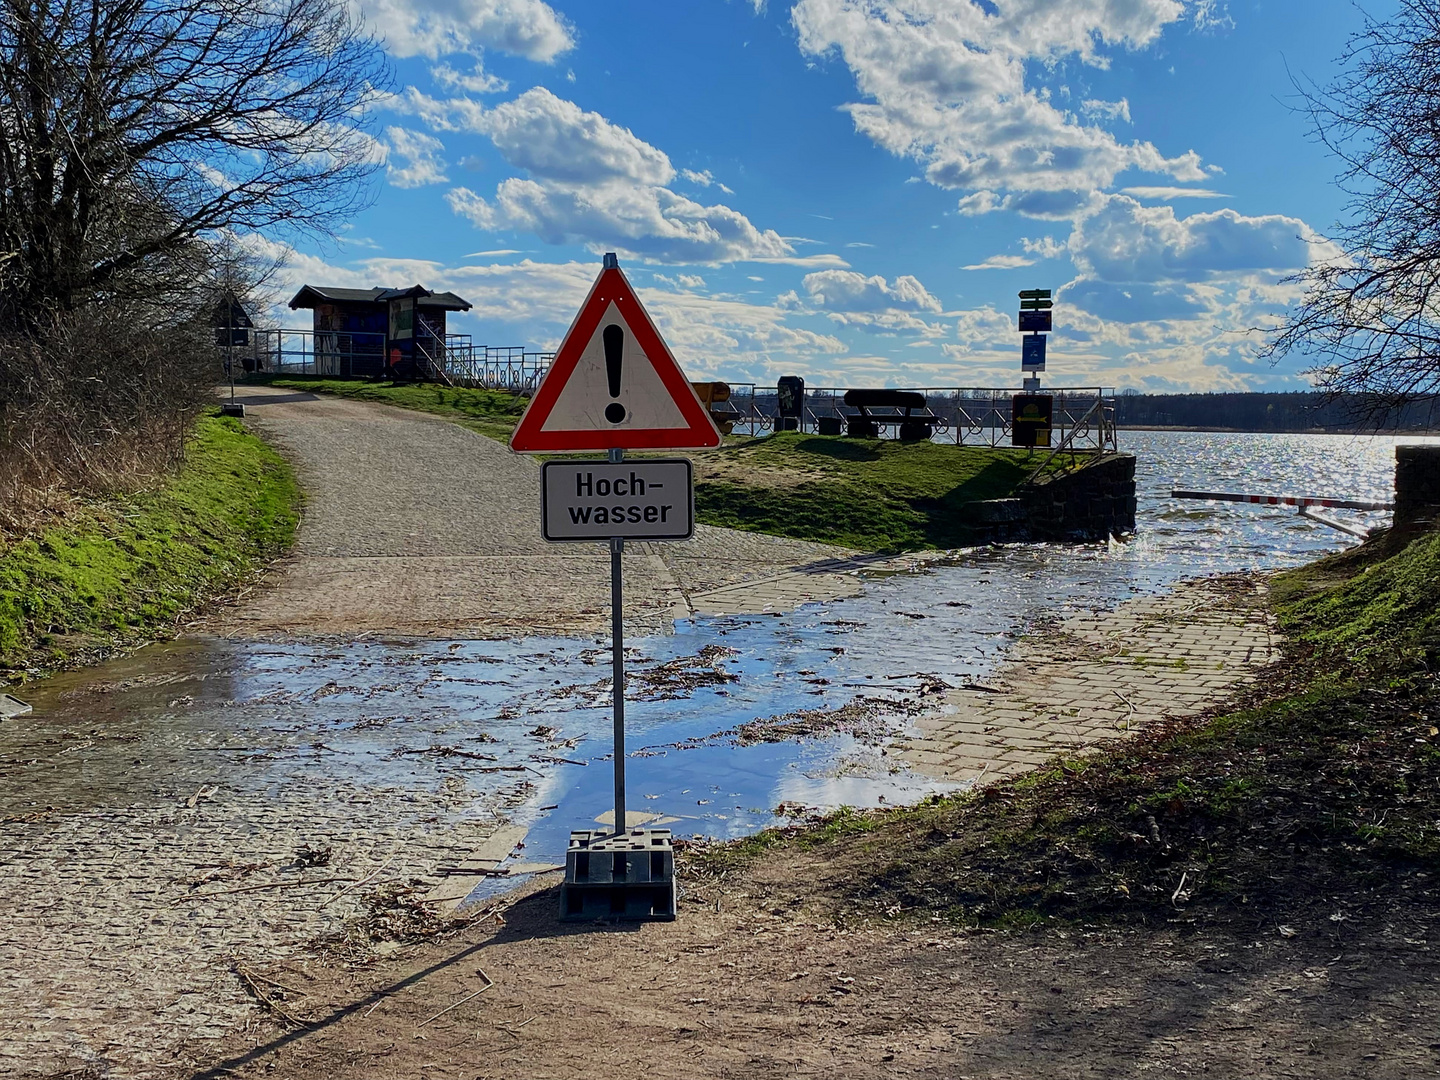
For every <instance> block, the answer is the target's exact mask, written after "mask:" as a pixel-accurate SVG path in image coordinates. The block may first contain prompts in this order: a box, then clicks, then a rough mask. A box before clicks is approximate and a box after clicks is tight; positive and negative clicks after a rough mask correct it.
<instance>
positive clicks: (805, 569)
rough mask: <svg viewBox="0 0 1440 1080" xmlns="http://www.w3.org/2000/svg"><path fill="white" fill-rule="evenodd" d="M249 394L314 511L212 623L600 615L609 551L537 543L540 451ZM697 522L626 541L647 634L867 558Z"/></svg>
mask: <svg viewBox="0 0 1440 1080" xmlns="http://www.w3.org/2000/svg"><path fill="white" fill-rule="evenodd" d="M242 399H243V401H244V403H245V407H246V424H247V425H250V426H251V427H253V428H254V430H256V431H257V432H259V433H260V434H262V435H263V436H264V437H265V438H266V439H267V440H269V441H270V442H272V443H273V444H274V445H276V446H277V447H279V448H280V449H281V451H282V452H283V453H284V454H285V455H286V457H287V458H289V459H290V460H291V461H292V462H293V463H294V465H295V468H296V470H297V472H298V474H299V476H300V481H301V484H302V486H303V487H304V489H305V492H306V511H305V520H304V523H303V525H302V527H301V529H300V533H299V538H298V541H297V543H296V545H295V549H294V551H293V553H292V555H291V556H290V557H289V558H288V559H286V560H284V561H283V562H282V564H281V571H282V572H281V573H279V574H277V575H275V576H274V577H273V579H272V580H271V582H270V583H269V584H267V585H266V586H263V587H262V588H260V589H259V590H257V591H256V592H255V593H254V594H253V595H252V596H250V597H248V598H247V602H246V603H244V604H241V605H238V606H236V607H234V608H233V609H230V610H228V611H226V612H224V613H223V614H222V615H221V617H220V618H219V619H218V620H217V622H216V624H215V626H214V629H215V630H216V631H217V632H219V633H221V634H223V635H226V636H232V637H285V636H331V635H334V636H337V637H338V636H354V635H357V634H367V633H369V634H375V635H398V636H408V637H432V638H435V637H498V636H510V635H514V634H520V633H550V634H588V633H590V632H593V631H596V630H600V629H602V628H604V627H606V626H608V620H609V605H610V593H609V555H608V552H607V551H606V549H605V547H604V546H603V545H600V544H567V545H558V544H547V543H546V542H545V541H544V540H542V539H541V537H540V469H539V467H538V465H537V463H536V462H535V461H532V460H530V459H529V458H524V457H520V456H518V455H516V454H512V453H511V452H510V450H509V449H508V448H507V447H506V446H504V445H503V444H502V443H500V442H497V441H495V440H494V439H489V438H485V437H484V436H482V435H479V434H477V433H476V432H474V431H471V430H468V429H467V428H465V427H463V426H461V425H459V424H456V423H452V422H450V421H449V420H447V419H445V418H442V417H436V416H431V415H428V414H426V413H422V412H416V411H412V410H406V409H398V408H393V407H390V406H386V405H380V404H375V403H372V402H364V401H357V400H353V399H348V398H337V397H331V396H326V395H321V394H313V393H310V392H308V391H304V390H294V389H284V388H279V387H251V388H249V389H247V390H246V391H244V393H243V397H242ZM695 534H696V535H695V539H694V540H692V541H689V542H687V543H682V544H643V543H637V544H631V545H627V548H626V567H625V589H626V597H625V607H626V615H627V621H628V622H632V623H633V624H634V625H635V627H636V629H637V630H640V631H647V632H653V631H659V630H663V629H665V628H666V627H667V626H668V623H669V621H670V620H672V619H674V618H677V617H685V616H688V615H690V614H692V613H694V612H696V611H700V612H704V613H706V614H726V613H732V612H733V613H750V612H754V611H765V610H775V611H780V610H788V609H790V608H793V607H795V606H797V605H798V604H801V603H805V602H808V601H811V600H824V599H833V598H836V597H839V596H846V595H853V594H854V593H857V592H859V591H860V588H861V583H860V579H859V573H860V572H861V571H862V570H863V569H865V568H867V567H868V566H870V565H872V563H871V562H870V561H869V560H867V559H865V558H863V557H859V556H857V555H856V554H855V553H854V552H851V551H848V550H846V549H844V548H837V547H833V546H831V545H827V544H816V543H811V542H807V541H803V540H792V539H786V538H783V537H773V536H764V535H760V534H756V533H749V532H740V531H737V530H731V529H720V528H712V527H709V526H703V525H702V526H697V527H696V530H695ZM912 561H913V560H912ZM743 584H751V585H753V587H752V588H748V589H746V588H739V589H737V588H736V587H737V586H740V585H743Z"/></svg>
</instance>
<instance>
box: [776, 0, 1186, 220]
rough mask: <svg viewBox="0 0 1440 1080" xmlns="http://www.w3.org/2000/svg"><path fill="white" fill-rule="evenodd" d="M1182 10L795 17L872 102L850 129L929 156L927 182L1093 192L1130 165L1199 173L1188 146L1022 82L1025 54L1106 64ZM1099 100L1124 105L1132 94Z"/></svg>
mask: <svg viewBox="0 0 1440 1080" xmlns="http://www.w3.org/2000/svg"><path fill="white" fill-rule="evenodd" d="M1184 12H1185V7H1184V5H1183V4H1182V3H1181V2H1180V0H1066V2H1065V3H1040V2H1036V0H991V2H986V3H980V2H964V0H962V2H956V0H799V2H798V3H797V4H796V5H795V7H794V8H793V10H792V13H791V17H792V20H793V22H794V25H795V29H796V31H797V32H798V38H799V44H800V48H801V50H802V51H803V52H804V53H806V54H807V55H811V56H817V57H819V56H825V55H828V54H832V53H833V54H838V55H839V56H840V57H841V58H843V60H844V62H845V63H846V64H847V65H848V66H849V68H850V70H851V72H852V73H853V74H854V77H855V82H856V85H857V87H858V88H859V90H860V92H861V94H862V95H863V96H864V98H865V100H864V101H861V102H856V103H852V104H850V105H847V106H846V107H845V108H846V110H847V111H848V112H849V113H850V115H851V118H852V119H853V121H854V123H855V127H856V130H858V131H859V132H860V133H861V134H863V135H865V136H867V137H868V138H870V139H872V140H873V141H874V142H875V143H876V144H877V145H879V146H881V147H883V148H884V149H886V150H889V151H890V152H891V153H893V154H897V155H900V156H905V157H910V158H913V159H915V160H916V161H919V162H920V163H922V164H923V165H924V166H925V175H926V177H927V179H929V180H930V181H931V182H932V183H934V184H937V185H940V186H942V187H951V188H962V189H970V190H973V191H977V192H983V191H997V190H998V191H1066V190H1074V191H1088V190H1090V189H1094V188H1106V187H1109V186H1110V185H1111V184H1112V183H1113V181H1114V179H1115V177H1116V176H1117V175H1118V174H1119V173H1121V172H1124V171H1126V170H1128V169H1139V170H1141V171H1145V172H1152V173H1162V174H1166V175H1168V176H1171V177H1173V178H1174V179H1176V180H1181V181H1193V180H1199V179H1203V178H1204V176H1205V173H1204V171H1203V169H1202V168H1201V165H1200V159H1199V157H1198V155H1196V154H1195V153H1194V152H1187V153H1184V154H1181V155H1179V156H1176V157H1171V158H1167V157H1165V156H1164V155H1163V154H1162V153H1161V152H1160V151H1159V150H1158V149H1157V148H1156V147H1155V146H1154V145H1152V144H1151V143H1149V142H1143V141H1134V142H1128V143H1125V142H1121V141H1119V140H1117V139H1116V138H1115V136H1114V135H1113V134H1111V133H1110V132H1109V131H1107V130H1105V129H1104V128H1102V127H1099V126H1096V125H1094V124H1086V123H1082V122H1080V120H1079V119H1077V117H1076V116H1075V115H1074V114H1072V113H1069V112H1067V111H1065V110H1063V109H1060V108H1058V107H1056V106H1055V105H1054V104H1052V103H1051V101H1050V100H1049V96H1048V95H1047V94H1046V93H1044V92H1043V90H1039V89H1036V88H1034V87H1031V86H1027V85H1026V65H1027V64H1033V63H1037V62H1038V63H1040V64H1054V63H1057V62H1060V61H1062V60H1065V59H1068V58H1072V57H1073V58H1075V59H1078V60H1079V61H1080V62H1081V63H1084V64H1088V65H1091V66H1094V67H1099V68H1103V67H1106V66H1107V65H1108V63H1109V55H1108V52H1107V50H1110V49H1114V48H1116V47H1124V48H1129V49H1143V48H1146V47H1148V46H1150V45H1151V44H1153V43H1154V42H1155V41H1156V40H1157V39H1158V38H1159V36H1160V34H1161V32H1162V31H1163V30H1164V29H1165V27H1166V26H1167V25H1169V24H1171V23H1174V22H1176V21H1178V20H1179V19H1180V18H1181V17H1182V16H1183V15H1184ZM1091 104H1092V105H1093V106H1094V107H1095V108H1097V109H1098V108H1100V107H1101V106H1108V107H1109V109H1110V113H1111V115H1110V117H1109V118H1112V119H1113V118H1116V117H1119V118H1123V117H1124V116H1125V115H1126V114H1128V109H1129V106H1128V102H1121V103H1104V102H1093V103H1091ZM1122 106H1123V109H1122ZM994 208H995V206H994V204H993V201H989V200H979V201H977V202H975V203H971V204H968V207H967V206H966V205H962V207H961V209H962V211H968V212H970V213H983V212H986V211H987V210H990V209H994Z"/></svg>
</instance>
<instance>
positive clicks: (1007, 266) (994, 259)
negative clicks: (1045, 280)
mask: <svg viewBox="0 0 1440 1080" xmlns="http://www.w3.org/2000/svg"><path fill="white" fill-rule="evenodd" d="M1034 265H1035V260H1034V259H1027V258H1026V257H1025V256H1024V255H991V256H990V257H989V258H987V259H986V260H985V261H984V262H978V263H970V264H969V265H968V266H962V267H961V268H960V269H961V270H1018V269H1019V268H1020V267H1022V266H1034Z"/></svg>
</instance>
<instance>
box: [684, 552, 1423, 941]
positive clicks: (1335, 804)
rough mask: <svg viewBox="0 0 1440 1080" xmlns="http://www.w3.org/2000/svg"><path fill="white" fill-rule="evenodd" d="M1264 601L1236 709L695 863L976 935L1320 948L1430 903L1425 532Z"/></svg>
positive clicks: (843, 905) (766, 838)
mask: <svg viewBox="0 0 1440 1080" xmlns="http://www.w3.org/2000/svg"><path fill="white" fill-rule="evenodd" d="M1273 594H1274V596H1275V597H1276V599H1275V607H1276V611H1277V615H1278V617H1279V619H1280V621H1281V623H1282V625H1283V626H1284V628H1285V630H1286V632H1287V634H1288V637H1289V646H1288V648H1287V652H1288V658H1287V660H1286V661H1285V662H1284V663H1283V664H1282V665H1280V666H1279V667H1278V668H1277V669H1275V670H1274V671H1273V672H1272V673H1271V674H1270V676H1269V677H1268V678H1267V679H1266V680H1265V681H1264V685H1263V686H1260V687H1256V688H1255V689H1253V690H1252V691H1251V692H1250V697H1249V698H1248V700H1242V701H1240V702H1238V703H1237V705H1238V707H1232V708H1231V709H1229V710H1227V711H1225V712H1223V713H1221V714H1219V715H1214V716H1211V717H1208V718H1204V719H1201V720H1195V721H1187V722H1181V723H1175V724H1172V725H1170V726H1168V727H1165V728H1163V729H1152V730H1151V731H1150V732H1147V733H1146V734H1144V735H1142V736H1140V737H1138V738H1136V739H1134V740H1133V741H1128V742H1126V743H1123V744H1120V745H1118V746H1116V747H1114V748H1111V749H1108V750H1106V751H1104V752H1101V753H1097V754H1094V755H1091V756H1088V757H1083V758H1077V759H1074V760H1068V761H1067V760H1056V761H1055V762H1053V763H1052V764H1051V765H1050V766H1049V767H1047V768H1043V769H1041V770H1038V771H1036V772H1034V773H1031V774H1029V775H1027V776H1025V777H1022V778H1018V779H1015V780H1011V781H1006V782H1003V783H999V784H995V785H993V786H990V787H987V788H985V789H983V790H982V791H980V792H978V793H974V794H967V795H964V796H958V797H950V798H940V799H934V800H931V801H930V802H928V803H927V804H925V805H922V806H920V807H917V808H911V809H906V810H898V811H890V812H880V813H857V812H854V811H847V812H844V813H842V814H839V815H835V816H833V817H831V818H829V819H827V820H825V821H823V822H821V823H819V824H818V825H811V826H807V827H797V828H792V829H786V830H778V831H773V832H771V833H768V834H762V835H761V836H760V837H756V838H752V839H750V840H747V841H742V842H740V843H739V844H738V845H736V846H734V847H731V848H722V849H720V850H719V851H717V852H715V853H713V854H711V855H707V856H705V858H707V859H714V860H719V866H720V868H722V869H734V868H735V866H736V865H737V864H743V863H744V862H746V861H748V860H750V859H753V858H755V857H756V856H758V855H760V854H761V853H764V852H769V851H776V850H791V851H795V852H803V851H806V850H818V851H820V852H822V853H823V855H822V857H823V861H824V864H825V866H826V867H827V869H828V871H830V872H829V873H827V875H826V876H827V878H828V879H829V880H830V882H831V884H830V885H829V886H827V895H828V897H829V899H830V900H831V901H833V902H834V904H835V905H836V907H837V909H838V910H841V911H845V912H852V913H859V914H862V915H867V916H869V915H876V914H889V915H892V916H894V915H899V914H901V913H915V914H921V915H924V916H925V917H930V916H939V917H942V918H945V919H947V920H950V921H953V922H957V923H961V924H964V925H981V926H988V927H997V928H1014V927H1024V926H1031V925H1038V924H1043V923H1048V922H1051V921H1061V922H1082V923H1088V922H1121V923H1124V922H1138V923H1165V922H1170V923H1177V922H1178V923H1213V922H1233V923H1236V924H1247V923H1248V924H1258V923H1265V922H1269V923H1272V924H1273V925H1275V926H1282V925H1283V926H1285V927H1286V929H1285V930H1282V931H1281V932H1282V933H1285V934H1287V935H1288V934H1289V933H1291V932H1292V931H1293V932H1295V933H1299V932H1304V930H1303V928H1304V927H1306V926H1308V927H1309V928H1310V929H1312V930H1314V931H1315V932H1317V933H1319V932H1322V931H1323V932H1326V933H1330V932H1334V931H1336V928H1337V925H1338V923H1340V922H1344V921H1345V920H1347V919H1350V918H1356V919H1359V918H1361V917H1363V915H1364V914H1365V912H1366V911H1367V910H1375V911H1379V910H1382V909H1384V908H1385V907H1386V905H1393V904H1395V903H1403V902H1406V901H1413V902H1415V903H1416V904H1418V905H1421V906H1426V905H1433V904H1434V903H1435V902H1436V899H1437V888H1436V887H1437V885H1440V728H1437V722H1436V721H1437V718H1440V686H1437V680H1436V677H1435V675H1434V672H1435V671H1436V669H1437V665H1440V641H1437V639H1436V637H1435V626H1436V623H1437V619H1440V616H1437V612H1440V534H1436V533H1431V534H1426V535H1421V536H1413V535H1412V536H1408V537H1407V536H1398V535H1394V534H1391V535H1388V536H1384V537H1379V538H1377V539H1375V540H1373V541H1371V542H1370V543H1367V544H1366V545H1363V546H1362V547H1360V548H1358V549H1354V550H1352V551H1349V552H1346V553H1344V554H1342V555H1339V556H1335V557H1332V558H1330V559H1325V560H1321V561H1320V562H1318V563H1316V564H1312V565H1311V566H1308V567H1304V568H1301V569H1298V570H1295V571H1291V572H1289V573H1286V574H1282V575H1279V576H1278V577H1277V579H1276V580H1275V583H1274V590H1273ZM896 853H902V854H900V855H899V856H898V857H897V854H896ZM801 857H803V856H801ZM1317 909H1323V913H1324V917H1323V918H1321V916H1320V914H1319V913H1317ZM1307 910H1308V911H1309V912H1310V918H1309V921H1308V922H1305V921H1301V920H1302V919H1303V914H1302V913H1303V912H1305V911H1307ZM1292 922H1293V923H1294V924H1295V926H1300V927H1302V930H1295V926H1290V925H1289V923H1292Z"/></svg>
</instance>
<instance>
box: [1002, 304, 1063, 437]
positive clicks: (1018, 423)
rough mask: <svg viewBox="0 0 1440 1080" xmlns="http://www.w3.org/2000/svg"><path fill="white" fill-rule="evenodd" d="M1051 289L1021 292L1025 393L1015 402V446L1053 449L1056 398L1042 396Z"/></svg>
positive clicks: (1012, 422)
mask: <svg viewBox="0 0 1440 1080" xmlns="http://www.w3.org/2000/svg"><path fill="white" fill-rule="evenodd" d="M1054 306H1055V305H1054V302H1053V301H1052V300H1051V299H1050V290H1049V289H1022V290H1021V291H1020V332H1021V333H1022V334H1025V335H1026V336H1025V337H1023V338H1021V339H1020V371H1021V374H1022V376H1023V382H1022V386H1023V387H1024V391H1025V392H1024V393H1022V394H1016V395H1015V398H1014V400H1013V401H1012V402H1011V413H1010V444H1011V445H1012V446H1025V447H1036V446H1049V445H1050V422H1051V414H1052V406H1053V404H1054V399H1053V398H1052V397H1051V396H1050V395H1049V394H1042V393H1040V373H1041V372H1042V371H1044V370H1045V335H1046V334H1048V333H1050V331H1051V318H1050V315H1051V309H1052V308H1053V307H1054Z"/></svg>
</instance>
